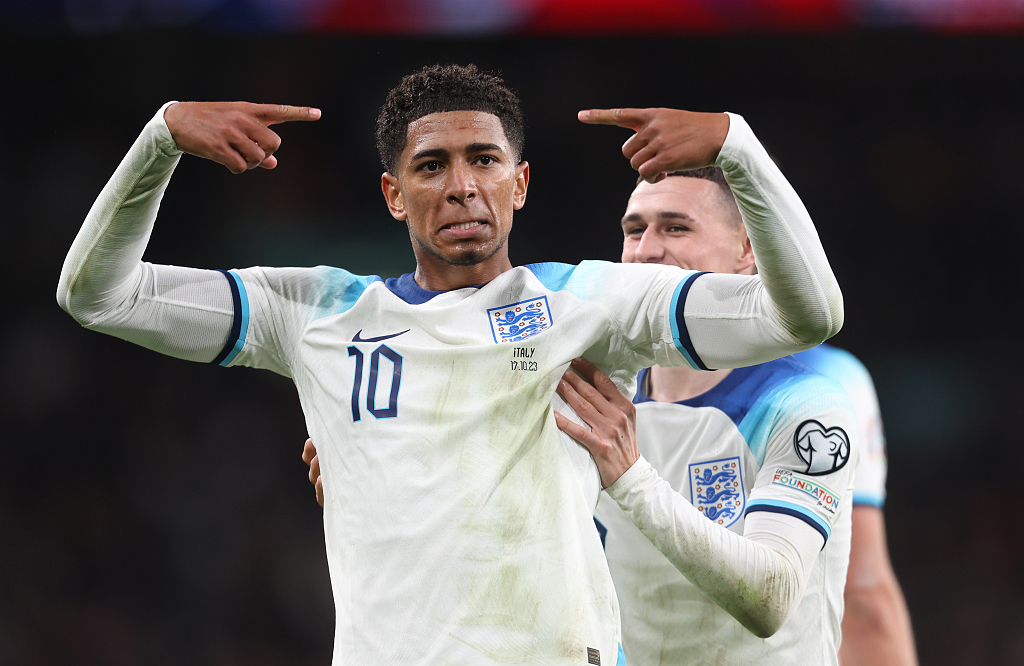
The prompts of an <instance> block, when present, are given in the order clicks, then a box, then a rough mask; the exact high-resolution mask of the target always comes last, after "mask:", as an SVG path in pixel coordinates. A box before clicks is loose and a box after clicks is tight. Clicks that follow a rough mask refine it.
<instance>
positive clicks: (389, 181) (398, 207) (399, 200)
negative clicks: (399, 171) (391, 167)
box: [380, 171, 409, 222]
mask: <svg viewBox="0 0 1024 666" xmlns="http://www.w3.org/2000/svg"><path fill="white" fill-rule="evenodd" d="M380 191H381V192H383V193H384V200H385V201H387V202H388V210H389V211H391V217H393V218H395V219H396V220H398V221H399V222H405V219H406V218H407V217H409V214H408V213H407V212H405V199H404V198H403V197H402V188H401V187H400V184H399V182H398V178H396V177H395V176H392V175H391V174H390V173H388V172H387V171H385V172H384V173H383V174H382V175H381V177H380Z"/></svg>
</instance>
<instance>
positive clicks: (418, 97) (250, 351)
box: [58, 65, 842, 665]
mask: <svg viewBox="0 0 1024 666" xmlns="http://www.w3.org/2000/svg"><path fill="white" fill-rule="evenodd" d="M666 113H667V110H649V111H643V112H640V114H641V115H642V116H643V117H644V119H643V121H642V122H641V123H640V124H638V125H637V126H636V128H635V129H636V130H637V131H636V134H635V136H634V137H633V139H631V142H632V143H630V145H629V150H628V153H629V154H630V156H631V157H632V159H633V160H634V161H635V163H636V166H637V167H638V170H639V171H640V173H641V174H642V175H644V176H645V177H646V178H648V179H651V180H657V179H659V178H660V177H661V175H662V174H663V173H665V172H671V171H674V170H677V169H684V168H696V167H701V166H706V165H708V164H717V165H720V166H721V167H722V168H723V169H724V170H725V172H726V173H728V174H729V177H730V178H731V179H732V182H733V187H734V189H735V190H736V191H737V196H738V198H740V199H741V200H742V203H741V206H742V208H743V211H744V222H745V224H746V225H747V228H748V233H749V235H750V238H751V242H752V244H753V247H754V250H755V251H756V252H758V256H759V260H760V261H761V262H762V264H761V265H760V268H761V271H760V275H758V276H737V275H713V274H700V273H698V272H695V271H688V270H681V269H679V268H677V267H673V266H656V265H640V264H634V265H623V264H609V263H604V262H584V263H582V264H580V265H579V266H569V265H564V264H538V265H533V266H521V267H513V266H512V265H511V263H510V261H509V259H508V245H507V239H508V235H509V231H510V230H511V226H512V217H513V212H514V211H515V210H517V209H519V208H521V207H522V206H523V205H524V203H525V199H526V192H527V186H528V184H529V179H530V171H529V165H528V164H527V162H526V161H524V160H523V159H522V153H523V143H524V133H523V120H522V114H521V112H520V110H519V104H518V100H517V99H516V98H515V96H514V94H513V93H512V92H511V91H510V90H509V89H508V88H507V87H505V86H504V85H503V82H502V81H501V80H500V79H497V78H496V77H493V76H490V75H487V74H484V73H482V72H479V71H478V70H477V69H476V68H475V67H472V66H468V67H461V66H454V65H449V66H435V67H429V68H424V69H423V70H421V71H419V72H417V73H414V74H411V75H409V76H407V77H405V78H404V79H403V80H402V81H401V82H400V83H399V85H398V86H397V87H395V88H394V89H393V90H392V91H391V92H390V93H389V94H388V97H387V100H386V101H385V104H384V106H383V108H382V109H381V114H380V117H379V118H378V127H377V139H378V148H379V149H380V152H381V158H382V162H383V163H384V167H385V169H386V171H385V173H384V174H383V175H382V177H381V189H382V193H383V195H384V198H385V201H386V203H387V206H388V209H389V211H390V213H391V215H392V216H393V217H394V218H395V219H396V220H399V221H401V222H403V223H405V224H406V225H407V227H408V229H409V235H410V238H411V240H412V245H413V251H414V254H415V257H416V262H417V265H416V271H415V273H412V274H408V275H404V276H402V277H400V278H395V279H389V280H387V281H385V280H381V279H380V278H379V277H377V276H359V275H354V274H352V273H349V272H347V271H345V270H342V269H339V268H329V267H316V268H285V269H282V268H250V269H244V270H233V271H223V272H218V271H207V270H200V269H190V268H181V267H175V266H159V265H153V264H149V263H146V262H143V261H142V256H143V253H144V251H145V247H146V243H147V241H148V239H149V236H150V233H151V231H152V229H153V225H154V222H155V219H156V216H157V210H158V207H159V202H160V199H161V196H162V194H163V192H164V190H165V188H166V187H167V184H168V182H169V180H170V177H171V174H172V172H173V170H174V167H175V165H176V164H177V163H178V161H179V159H180V156H181V153H183V152H184V153H189V154H193V155H198V156H201V157H205V158H207V159H212V160H214V161H217V162H219V163H222V164H224V165H226V166H227V167H228V168H229V169H230V170H232V171H233V172H242V171H245V170H247V169H251V168H255V167H257V166H262V167H264V168H274V167H275V166H276V165H277V158H276V156H275V155H274V153H275V152H276V150H277V148H278V147H279V145H280V138H279V137H278V135H277V134H276V133H275V132H273V131H271V130H270V129H269V126H270V125H272V124H274V123H279V122H285V121H292V120H314V119H316V118H318V117H319V112H318V111H316V110H313V109H306V108H300V107H287V106H276V105H254V104H247V103H169V104H168V105H165V107H164V108H162V109H161V110H160V112H159V113H157V115H156V116H155V117H154V118H153V120H152V121H151V122H150V123H149V124H148V125H147V126H146V128H145V130H144V131H143V133H142V135H141V136H140V137H139V139H138V140H137V141H136V143H135V144H134V146H133V147H132V149H131V150H130V152H129V153H128V155H127V156H126V157H125V159H124V160H123V161H122V163H121V165H120V166H119V167H118V169H117V171H116V172H115V173H114V175H113V177H112V178H111V180H110V181H109V182H108V184H107V185H106V187H105V188H104V190H103V191H102V192H101V194H100V197H99V198H98V200H97V201H96V203H95V204H94V206H93V208H92V209H91V210H90V212H89V215H88V216H87V218H86V221H85V224H84V226H83V227H82V230H81V231H80V232H79V235H78V237H77V238H76V239H75V242H74V244H73V245H72V248H71V250H70V252H69V254H68V257H67V260H66V261H65V264H64V269H63V272H62V274H61V280H60V283H59V287H58V301H59V303H60V304H61V306H62V307H64V308H65V309H66V310H67V311H68V312H69V313H71V314H72V315H73V316H74V317H75V318H76V320H78V321H79V322H80V323H82V324H83V325H84V326H86V327H87V328H91V329H95V330H99V331H102V332H105V333H109V334H112V335H116V336H119V337H122V338H124V339H126V340H130V341H133V342H136V343H138V344H141V345H144V346H146V347H149V348H151V349H154V350H156V351H159V352H162V353H165V354H169V355H173V356H177V357H180V358H185V359H189V360H194V361H206V362H214V363H218V364H221V365H247V366H252V367H262V368H267V369H270V370H273V371H275V372H278V373H280V374H283V375H285V376H288V377H290V378H291V379H292V380H293V381H294V383H295V385H296V388H297V390H298V393H299V398H300V401H301V403H302V406H303V412H304V414H305V417H306V422H307V428H308V432H309V434H310V435H311V436H312V437H313V439H314V441H316V442H317V444H318V445H319V447H320V448H319V463H320V468H321V471H322V481H323V492H324V509H325V510H324V523H325V534H326V542H327V552H328V562H329V566H330V572H331V579H332V586H333V591H334V596H335V606H336V610H337V623H336V633H335V650H334V661H335V663H336V664H343V663H352V664H397V663H401V664H435V663H441V662H448V663H472V664H485V665H486V664H498V663H510V662H512V663H546V664H582V663H602V660H603V663H606V664H608V663H615V662H616V661H621V647H620V644H619V643H620V635H619V626H620V623H619V613H618V605H617V602H616V597H615V593H614V588H613V585H612V581H611V577H610V574H609V572H608V567H607V564H606V561H605V558H604V555H603V553H602V551H601V543H600V540H599V538H598V536H597V533H596V532H595V530H594V528H593V521H592V512H593V508H594V505H595V504H596V501H597V496H598V494H599V492H600V484H599V482H598V474H597V469H596V467H594V465H593V462H592V460H591V458H590V456H589V454H587V453H586V451H585V450H583V449H582V448H581V447H579V446H577V445H575V444H573V443H572V442H571V441H569V440H568V438H567V437H565V436H564V435H562V434H561V433H560V431H559V430H558V428H557V426H556V424H555V419H554V416H553V413H552V408H551V401H552V397H553V395H554V393H555V388H556V385H557V384H558V382H559V379H560V378H561V376H562V373H563V372H564V370H565V369H566V368H567V367H568V364H569V362H570V361H571V360H572V359H573V358H575V357H578V356H584V355H585V356H586V357H587V358H590V359H591V360H593V361H594V362H595V363H597V364H598V365H599V367H601V368H604V369H606V370H607V371H608V373H609V375H610V376H611V377H612V379H613V380H614V381H616V382H617V385H618V386H619V388H620V389H625V390H627V391H632V389H633V386H634V378H635V375H636V373H637V372H638V371H639V370H640V369H641V368H642V367H647V366H651V365H654V364H657V365H661V366H674V365H679V364H683V363H687V364H690V365H692V366H693V367H700V366H701V365H707V366H709V367H734V366H738V365H748V364H751V363H760V362H764V361H767V360H769V359H772V358H776V357H779V356H783V355H785V354H789V353H792V352H794V351H798V350H801V349H806V348H809V347H812V346H814V345H816V344H818V343H820V342H821V341H822V340H824V339H826V338H828V337H829V336H831V335H832V334H834V333H835V332H836V331H837V330H838V329H839V327H840V326H841V323H842V298H841V295H840V292H839V289H838V285H837V284H836V282H835V278H834V276H833V275H832V272H831V269H830V268H829V266H828V262H827V260H826V258H825V255H824V252H823V250H822V248H821V245H820V242H819V241H818V238H817V235H816V233H815V231H814V228H813V225H812V223H811V221H810V217H809V216H808V214H807V212H806V210H805V209H804V207H803V205H802V203H801V202H800V200H799V198H798V197H797V195H796V193H795V192H794V191H793V190H792V188H791V187H790V185H789V184H788V182H786V180H785V178H784V177H783V176H782V175H781V173H780V172H779V171H778V169H777V168H776V167H775V165H774V164H773V163H772V162H771V160H770V159H769V158H768V156H767V154H766V153H765V151H764V149H763V148H762V147H761V145H760V144H759V143H758V141H757V139H756V138H755V137H754V135H753V133H752V132H751V130H750V128H749V127H748V126H747V124H746V123H745V122H744V121H743V119H742V118H740V117H739V116H735V115H729V114H716V113H709V114H702V113H688V112H672V113H671V116H672V122H670V123H666V122H664V119H665V115H666ZM581 115H582V119H584V120H595V121H600V120H602V119H603V118H604V116H605V113H604V112H593V113H588V112H583V113H582V114H581ZM612 115H613V116H614V115H616V113H612ZM631 117H633V116H632V115H631ZM567 443H568V444H569V445H567ZM570 445H571V446H570ZM765 515H769V514H765Z"/></svg>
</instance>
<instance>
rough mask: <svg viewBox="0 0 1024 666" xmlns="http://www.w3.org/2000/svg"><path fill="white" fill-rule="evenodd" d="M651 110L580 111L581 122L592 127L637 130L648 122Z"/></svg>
mask: <svg viewBox="0 0 1024 666" xmlns="http://www.w3.org/2000/svg"><path fill="white" fill-rule="evenodd" d="M649 116H650V110H649V109H587V110H584V111H580V112H579V114H577V117H578V118H579V119H580V122H584V123H587V124H590V125H618V126H619V127H627V128H629V129H631V130H635V129H637V128H639V127H640V126H642V125H643V124H644V123H646V122H647V119H648V117H649Z"/></svg>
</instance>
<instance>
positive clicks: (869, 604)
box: [793, 344, 917, 666]
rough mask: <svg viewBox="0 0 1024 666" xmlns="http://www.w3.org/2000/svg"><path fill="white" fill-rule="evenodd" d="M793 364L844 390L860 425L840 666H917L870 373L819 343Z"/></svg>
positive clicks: (843, 353) (852, 359)
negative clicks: (891, 536) (889, 539)
mask: <svg viewBox="0 0 1024 666" xmlns="http://www.w3.org/2000/svg"><path fill="white" fill-rule="evenodd" d="M793 358H795V359H796V360H798V361H800V362H801V363H803V364H804V365H807V366H810V367H811V368H814V369H815V370H817V371H818V372H820V373H821V374H823V375H825V376H826V377H831V378H832V379H835V380H836V381H838V382H839V383H840V384H842V385H843V388H844V389H845V390H846V393H847V395H849V396H850V400H851V401H852V402H853V406H854V410H855V411H856V413H857V424H858V425H859V426H860V432H861V442H862V443H863V446H862V447H861V458H860V464H859V465H858V466H857V471H856V473H855V474H854V478H853V483H854V486H853V502H852V504H853V512H852V519H853V521H852V522H853V538H852V539H851V541H850V567H849V570H848V571H847V573H846V590H845V592H844V593H843V599H844V600H845V611H844V612H843V642H842V644H840V646H839V660H840V662H841V663H842V664H843V666H913V665H914V664H916V663H917V651H916V649H915V647H914V633H913V630H912V629H911V625H910V614H909V613H908V612H907V603H906V601H905V600H904V598H903V591H902V590H901V589H900V584H899V581H898V580H896V574H895V573H894V572H893V570H892V564H891V563H890V562H889V551H888V548H887V547H886V536H885V517H884V516H883V514H882V507H883V506H884V504H885V479H886V473H887V471H888V469H887V468H888V465H887V462H886V456H885V433H884V431H883V429H882V416H881V411H880V410H879V408H878V396H877V395H876V394H875V385H874V382H872V381H871V374H870V373H869V372H868V370H867V368H865V367H864V364H863V363H861V362H860V361H859V360H858V359H857V357H855V356H854V355H853V354H851V353H850V352H848V351H846V350H843V349H839V348H837V347H833V346H832V345H828V344H823V345H818V346H817V347H814V348H813V349H808V350H807V351H802V352H799V353H797V354H793Z"/></svg>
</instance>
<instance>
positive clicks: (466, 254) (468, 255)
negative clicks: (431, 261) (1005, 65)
mask: <svg viewBox="0 0 1024 666" xmlns="http://www.w3.org/2000/svg"><path fill="white" fill-rule="evenodd" d="M497 251H498V249H497V248H495V249H493V250H491V251H485V250H465V251H463V252H456V253H452V254H451V255H449V256H447V257H445V258H444V260H445V261H446V262H447V263H448V264H450V265H452V266H475V265H476V264H482V263H483V262H485V261H487V260H488V259H490V258H491V257H493V256H494V255H495V253H496V252H497Z"/></svg>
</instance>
